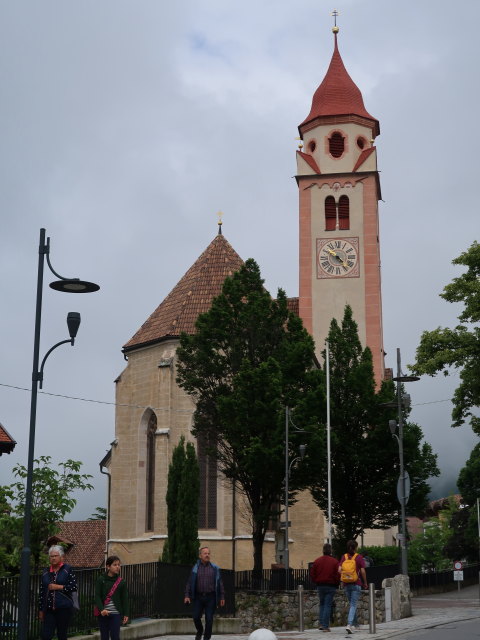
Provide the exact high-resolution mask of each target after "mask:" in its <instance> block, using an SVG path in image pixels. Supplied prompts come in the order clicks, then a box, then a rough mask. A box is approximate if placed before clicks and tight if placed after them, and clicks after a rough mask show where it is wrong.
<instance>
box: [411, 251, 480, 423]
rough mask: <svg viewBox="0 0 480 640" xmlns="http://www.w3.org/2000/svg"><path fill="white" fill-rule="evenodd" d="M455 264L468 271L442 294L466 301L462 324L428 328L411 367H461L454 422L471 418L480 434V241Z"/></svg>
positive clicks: (446, 372) (435, 369) (415, 369)
mask: <svg viewBox="0 0 480 640" xmlns="http://www.w3.org/2000/svg"><path fill="white" fill-rule="evenodd" d="M453 264H458V265H463V266H466V267H467V271H466V272H465V273H463V274H462V275H461V276H459V277H458V278H454V279H453V280H452V282H451V283H450V284H448V285H447V286H446V287H445V288H444V290H443V293H441V294H440V297H442V298H443V299H444V300H447V302H462V303H463V305H464V309H463V311H462V313H461V314H460V315H459V316H458V319H459V320H460V324H459V325H457V326H456V327H455V328H454V329H449V328H446V329H443V328H442V327H438V328H437V329H434V330H433V331H424V332H423V334H422V336H421V338H420V344H419V346H418V347H417V354H416V358H417V359H416V362H415V364H414V365H412V366H411V367H410V369H411V370H412V371H413V372H414V373H416V374H419V375H420V374H423V373H426V374H428V375H430V376H435V375H436V374H437V373H438V372H440V371H443V373H444V375H446V376H447V375H449V368H450V367H454V368H455V369H460V380H461V383H460V385H459V386H458V387H457V389H456V390H455V393H454V395H453V399H452V402H453V410H452V420H453V424H452V426H453V427H459V426H461V425H462V424H464V422H465V421H466V420H467V419H468V418H470V424H471V427H472V429H473V431H474V432H475V433H477V434H478V435H480V417H478V416H475V415H474V414H473V413H472V409H473V408H474V407H478V406H479V405H480V367H479V366H478V363H479V361H480V328H479V327H478V326H477V327H473V326H472V327H471V328H469V325H470V324H472V323H478V321H479V320H480V244H478V242H474V243H473V244H472V246H471V247H470V248H469V249H468V250H467V251H465V252H464V253H462V254H461V255H460V256H459V257H458V258H456V259H455V260H453Z"/></svg>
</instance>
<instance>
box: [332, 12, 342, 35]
mask: <svg viewBox="0 0 480 640" xmlns="http://www.w3.org/2000/svg"><path fill="white" fill-rule="evenodd" d="M330 15H332V16H333V27H332V31H333V33H338V32H339V28H338V27H337V16H339V15H340V14H339V12H338V11H337V10H336V9H334V10H333V11H332V13H331V14H330Z"/></svg>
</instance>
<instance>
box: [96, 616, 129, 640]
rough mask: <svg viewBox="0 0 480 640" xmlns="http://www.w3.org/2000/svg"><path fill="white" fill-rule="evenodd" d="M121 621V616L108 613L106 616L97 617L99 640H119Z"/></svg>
mask: <svg viewBox="0 0 480 640" xmlns="http://www.w3.org/2000/svg"><path fill="white" fill-rule="evenodd" d="M122 619H123V616H121V615H120V614H119V613H110V615H108V616H98V618H97V620H98V626H99V628H100V638H101V640H110V638H111V640H119V639H120V627H121V626H122Z"/></svg>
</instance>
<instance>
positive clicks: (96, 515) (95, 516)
mask: <svg viewBox="0 0 480 640" xmlns="http://www.w3.org/2000/svg"><path fill="white" fill-rule="evenodd" d="M106 519H107V510H106V508H105V507H97V508H96V509H95V511H94V512H93V513H92V515H91V516H90V517H89V518H87V520H106Z"/></svg>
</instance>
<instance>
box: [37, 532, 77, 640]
mask: <svg viewBox="0 0 480 640" xmlns="http://www.w3.org/2000/svg"><path fill="white" fill-rule="evenodd" d="M48 557H49V560H50V567H49V568H48V569H45V571H44V572H43V573H42V577H41V580H40V597H39V599H38V607H39V613H38V617H39V618H40V620H41V621H42V631H41V636H42V640H51V638H53V636H54V635H55V631H56V633H57V638H58V640H67V631H68V625H69V623H70V620H71V618H72V613H73V599H72V593H73V592H74V591H76V590H77V580H76V578H75V574H74V572H73V569H72V567H71V566H70V565H69V564H66V563H64V561H63V560H64V551H63V548H62V547H60V546H58V545H54V546H53V547H50V549H49V550H48Z"/></svg>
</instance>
